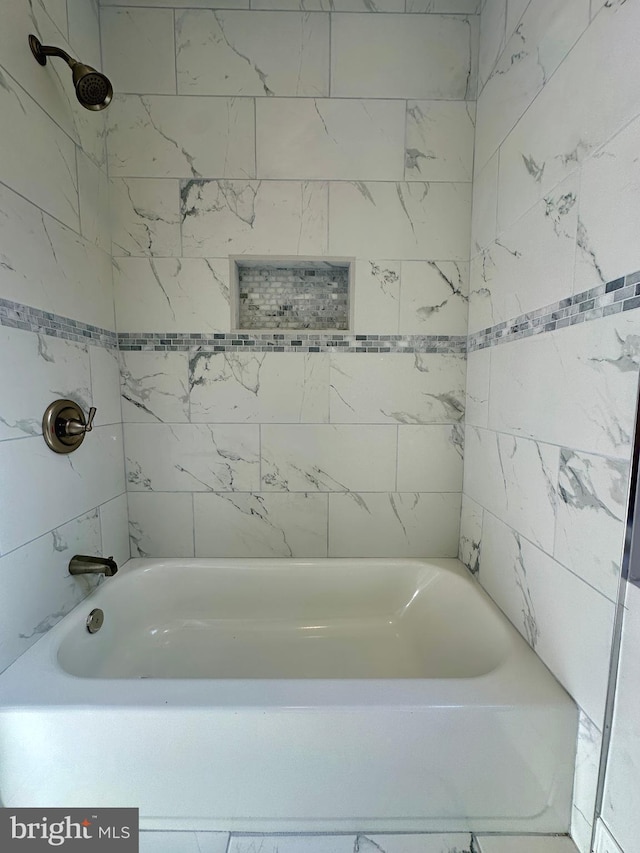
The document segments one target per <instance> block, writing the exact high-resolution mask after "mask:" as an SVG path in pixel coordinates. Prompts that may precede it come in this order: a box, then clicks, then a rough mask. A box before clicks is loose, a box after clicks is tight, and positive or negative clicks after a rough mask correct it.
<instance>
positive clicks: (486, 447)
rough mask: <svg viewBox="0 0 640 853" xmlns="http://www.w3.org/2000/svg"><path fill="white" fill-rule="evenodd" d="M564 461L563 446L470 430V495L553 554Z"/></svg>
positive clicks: (467, 460) (467, 440)
mask: <svg viewBox="0 0 640 853" xmlns="http://www.w3.org/2000/svg"><path fill="white" fill-rule="evenodd" d="M558 457H559V452H558V448H557V447H551V446H548V445H545V444H541V443H539V442H536V441H530V440H528V439H522V438H515V437H514V436H512V435H502V434H500V433H494V432H490V431H488V430H483V429H478V428H477V427H472V426H468V427H467V429H466V437H465V470H464V492H465V494H466V495H469V497H470V498H472V499H473V500H474V501H476V503H478V504H480V505H482V506H484V507H485V508H486V509H488V510H490V512H492V513H493V514H494V515H496V516H497V517H498V518H500V519H503V520H504V521H505V522H506V523H507V524H509V525H510V526H511V527H514V528H515V529H516V530H517V531H518V532H519V533H522V534H523V536H526V537H527V538H528V539H531V540H532V541H533V542H535V543H536V544H537V545H539V546H540V547H541V548H543V549H544V550H545V551H546V552H547V553H552V551H553V540H554V532H555V517H556V504H557V492H556V483H557V481H558V464H559V460H558Z"/></svg>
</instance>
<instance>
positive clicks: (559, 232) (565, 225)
mask: <svg viewBox="0 0 640 853" xmlns="http://www.w3.org/2000/svg"><path fill="white" fill-rule="evenodd" d="M577 228H578V182H577V178H576V176H571V177H570V178H568V179H567V180H566V181H564V182H563V183H562V184H560V185H559V186H557V187H556V188H555V189H554V190H553V191H552V192H551V193H549V194H548V195H546V196H545V197H544V198H543V199H542V201H541V202H539V203H538V204H536V205H535V206H534V207H533V208H531V210H529V212H528V213H526V214H525V215H524V216H523V217H522V218H521V219H519V220H518V221H517V222H516V223H515V224H513V225H512V226H511V227H510V228H509V229H507V230H506V231H505V232H504V233H502V234H501V235H500V236H499V237H498V238H497V239H496V240H495V241H494V242H493V243H492V244H491V245H490V246H489V247H488V248H486V249H484V250H483V251H482V252H481V253H480V254H479V255H478V256H477V257H476V258H475V259H474V260H473V261H472V264H471V285H470V294H469V331H470V332H474V331H478V330H479V329H484V328H487V326H493V325H495V324H496V323H502V322H504V321H506V320H509V319H510V318H512V317H516V316H518V315H519V314H523V313H526V312H527V311H532V310H535V309H536V308H541V307H543V306H544V305H549V304H551V303H552V302H557V301H559V300H560V299H562V298H564V297H565V296H566V295H567V294H568V293H571V292H572V290H573V272H574V264H575V253H576V235H577Z"/></svg>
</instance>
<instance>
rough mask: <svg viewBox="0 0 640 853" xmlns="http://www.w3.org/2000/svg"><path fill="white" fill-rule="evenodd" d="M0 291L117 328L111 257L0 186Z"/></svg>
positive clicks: (16, 299) (46, 308)
mask: <svg viewBox="0 0 640 853" xmlns="http://www.w3.org/2000/svg"><path fill="white" fill-rule="evenodd" d="M0 228H1V229H2V246H0V266H1V269H2V279H1V280H0V297H2V298H4V299H10V300H12V301H14V302H19V303H23V304H27V305H30V306H32V307H34V308H39V309H41V310H44V311H50V312H52V313H55V314H62V315H63V316H65V317H72V318H73V319H75V320H80V321H82V322H84V323H90V324H91V325H95V326H100V327H102V328H107V329H113V328H114V318H113V295H112V292H111V260H110V258H109V256H108V255H107V254H106V252H102V251H101V250H100V249H98V248H97V247H96V246H93V245H91V244H90V243H88V242H87V241H86V240H85V239H84V238H82V237H80V236H79V235H78V234H77V233H76V232H75V231H72V230H71V229H69V228H66V227H65V226H64V225H62V224H61V223H60V222H58V221H57V220H56V219H53V218H52V217H50V216H48V215H47V214H46V213H43V212H42V211H41V210H39V208H37V207H36V206H35V205H33V204H30V203H29V202H28V201H25V200H24V199H23V198H20V196H18V195H16V194H15V193H14V192H12V191H11V190H9V189H7V188H6V187H2V186H0Z"/></svg>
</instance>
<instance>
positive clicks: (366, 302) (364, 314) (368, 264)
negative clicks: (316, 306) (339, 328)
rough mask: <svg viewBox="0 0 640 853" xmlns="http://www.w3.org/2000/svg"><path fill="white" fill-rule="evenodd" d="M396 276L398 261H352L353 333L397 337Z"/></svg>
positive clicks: (398, 268) (399, 270) (397, 276)
mask: <svg viewBox="0 0 640 853" xmlns="http://www.w3.org/2000/svg"><path fill="white" fill-rule="evenodd" d="M400 275H401V264H400V261H385V260H377V259H376V260H370V259H367V260H357V261H356V264H355V275H354V279H353V282H352V285H351V286H352V291H351V292H352V300H351V305H352V310H353V331H354V332H361V333H362V334H369V335H376V334H379V335H397V334H398V312H399V310H400Z"/></svg>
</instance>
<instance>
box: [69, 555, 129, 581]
mask: <svg viewBox="0 0 640 853" xmlns="http://www.w3.org/2000/svg"><path fill="white" fill-rule="evenodd" d="M117 571H118V566H117V564H116V562H115V561H114V559H113V557H90V556H86V555H84V554H76V555H75V557H72V558H71V561H70V562H69V574H70V575H106V577H108V578H110V577H113V575H115V573H116V572H117Z"/></svg>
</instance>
